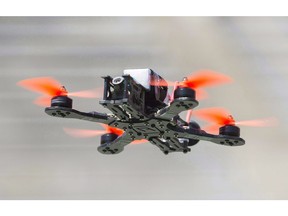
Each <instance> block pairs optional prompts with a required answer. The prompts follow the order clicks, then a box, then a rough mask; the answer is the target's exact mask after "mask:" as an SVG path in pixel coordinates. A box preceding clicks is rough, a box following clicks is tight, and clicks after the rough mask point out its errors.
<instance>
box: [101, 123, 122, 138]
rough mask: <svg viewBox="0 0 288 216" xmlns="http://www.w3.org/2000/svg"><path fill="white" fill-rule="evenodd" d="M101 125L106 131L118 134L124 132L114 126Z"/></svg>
mask: <svg viewBox="0 0 288 216" xmlns="http://www.w3.org/2000/svg"><path fill="white" fill-rule="evenodd" d="M101 126H102V127H103V128H104V129H105V131H106V133H113V134H116V135H118V136H120V135H122V134H123V133H124V131H123V130H121V129H119V128H115V127H110V126H109V125H106V124H101Z"/></svg>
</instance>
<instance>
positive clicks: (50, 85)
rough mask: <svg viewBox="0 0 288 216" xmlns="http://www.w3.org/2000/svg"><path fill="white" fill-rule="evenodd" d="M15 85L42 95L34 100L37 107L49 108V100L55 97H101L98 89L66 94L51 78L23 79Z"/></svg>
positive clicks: (58, 83)
mask: <svg viewBox="0 0 288 216" xmlns="http://www.w3.org/2000/svg"><path fill="white" fill-rule="evenodd" d="M17 85H19V86H21V87H23V88H26V89H28V90H30V91H34V92H37V93H40V94H42V96H40V97H38V98H37V99H36V100H34V103H35V104H37V105H39V106H50V103H51V99H52V98H53V97H56V96H75V97H82V98H99V97H100V96H101V95H102V91H101V90H100V89H95V90H86V91H78V92H67V90H66V89H65V87H64V86H63V85H61V84H60V82H58V81H57V80H56V79H54V78H52V77H37V78H31V79H25V80H22V81H20V82H18V83H17Z"/></svg>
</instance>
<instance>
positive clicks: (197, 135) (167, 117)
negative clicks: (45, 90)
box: [45, 69, 245, 154]
mask: <svg viewBox="0 0 288 216" xmlns="http://www.w3.org/2000/svg"><path fill="white" fill-rule="evenodd" d="M103 78H104V94H103V100H101V101H100V104H101V105H102V106H104V107H106V108H107V109H109V110H110V111H111V112H112V114H103V113H98V112H89V113H86V112H80V111H78V110H75V109H72V99H70V98H69V97H68V96H67V94H66V93H65V94H64V93H60V94H57V95H56V96H54V97H53V98H52V99H51V107H47V108H46V109H45V112H46V113H47V114H48V115H50V116H55V117H61V118H73V119H81V120H86V121H93V122H98V123H102V124H106V125H109V126H110V127H113V128H119V129H120V130H118V131H117V130H114V131H112V132H111V131H110V132H109V133H106V134H102V136H101V144H100V146H99V147H98V151H99V152H101V153H103V154H117V153H120V152H122V151H123V150H124V147H125V146H126V145H128V144H129V143H131V142H133V141H135V140H143V139H145V140H147V141H149V142H150V143H152V144H154V145H155V146H157V147H158V148H159V149H160V150H161V151H162V152H163V153H164V154H168V153H170V152H183V153H187V152H189V151H190V150H191V149H190V147H191V146H193V145H195V144H196V143H198V142H199V140H205V141H210V142H213V143H216V144H221V145H227V146H240V145H243V144H245V141H244V140H243V139H242V138H240V129H239V127H237V126H235V124H233V121H231V122H230V123H227V124H225V125H222V127H220V129H219V135H214V134H210V133H207V132H205V131H204V130H201V129H200V127H199V125H198V124H197V123H196V122H193V121H192V122H190V121H189V122H187V121H184V120H183V119H181V118H180V116H179V114H180V113H181V112H183V111H189V110H190V111H191V110H192V109H193V108H195V107H196V106H197V105H198V101H197V100H196V99H195V90H194V89H193V86H192V87H191V83H189V82H185V80H184V81H183V82H182V83H178V84H176V85H174V92H173V95H172V97H169V95H168V85H169V82H166V81H165V80H164V79H163V78H162V77H161V76H159V75H158V74H156V73H155V72H154V71H152V70H151V69H136V70H125V71H124V74H123V76H120V77H115V78H112V77H110V76H106V77H103ZM202 82H203V81H202Z"/></svg>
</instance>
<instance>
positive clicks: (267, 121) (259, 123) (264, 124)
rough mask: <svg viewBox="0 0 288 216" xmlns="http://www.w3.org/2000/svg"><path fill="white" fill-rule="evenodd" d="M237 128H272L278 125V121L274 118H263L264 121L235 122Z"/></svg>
mask: <svg viewBox="0 0 288 216" xmlns="http://www.w3.org/2000/svg"><path fill="white" fill-rule="evenodd" d="M235 124H236V125H239V126H250V127H274V126H277V125H278V120H277V119H276V118H272V117H271V118H265V119H255V120H248V121H239V122H235Z"/></svg>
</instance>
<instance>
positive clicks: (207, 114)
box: [193, 107, 278, 132]
mask: <svg viewBox="0 0 288 216" xmlns="http://www.w3.org/2000/svg"><path fill="white" fill-rule="evenodd" d="M193 115H194V116H195V117H198V118H201V119H203V120H205V121H208V122H209V123H211V124H210V125H208V126H207V127H206V128H205V129H204V130H207V131H211V132H218V129H219V127H221V126H224V125H239V126H250V127H271V126H276V125H277V123H278V121H277V119H276V118H273V117H271V118H263V119H254V120H247V121H235V120H234V119H233V117H232V115H231V114H230V113H229V112H228V111H227V110H225V109H224V108H220V107H212V108H206V109H199V110H193Z"/></svg>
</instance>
